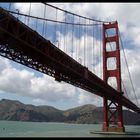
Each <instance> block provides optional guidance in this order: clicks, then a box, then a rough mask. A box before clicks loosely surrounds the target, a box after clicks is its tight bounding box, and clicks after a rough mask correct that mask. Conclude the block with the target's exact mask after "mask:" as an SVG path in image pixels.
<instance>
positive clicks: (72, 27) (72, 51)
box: [72, 14, 74, 58]
mask: <svg viewBox="0 0 140 140" xmlns="http://www.w3.org/2000/svg"><path fill="white" fill-rule="evenodd" d="M72 16H73V19H72V23H73V24H72V58H73V53H74V51H73V50H74V49H73V32H74V14H73V15H72Z"/></svg>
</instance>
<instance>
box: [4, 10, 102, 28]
mask: <svg viewBox="0 0 140 140" xmlns="http://www.w3.org/2000/svg"><path fill="white" fill-rule="evenodd" d="M6 11H7V12H9V13H12V14H16V15H21V16H27V17H30V18H37V19H39V20H46V21H50V22H57V23H63V24H71V25H73V24H74V25H81V26H98V25H102V24H101V23H96V24H90V25H89V24H78V23H71V22H64V21H56V20H52V19H48V18H45V19H44V18H41V17H37V16H31V15H27V14H23V13H18V12H15V11H9V10H6Z"/></svg>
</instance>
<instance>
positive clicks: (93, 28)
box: [92, 26, 94, 73]
mask: <svg viewBox="0 0 140 140" xmlns="http://www.w3.org/2000/svg"><path fill="white" fill-rule="evenodd" d="M92 67H93V73H94V26H92Z"/></svg>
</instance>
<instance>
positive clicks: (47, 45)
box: [0, 8, 140, 112]
mask: <svg viewBox="0 0 140 140" xmlns="http://www.w3.org/2000/svg"><path fill="white" fill-rule="evenodd" d="M0 55H1V56H3V57H6V58H8V59H11V60H13V61H15V62H17V63H20V64H23V65H25V66H27V67H30V68H32V69H35V70H37V71H40V72H42V73H44V74H47V75H49V76H52V77H54V78H55V80H57V81H59V82H61V81H64V82H67V83H69V84H72V85H74V86H77V87H79V88H82V89H84V90H86V91H89V92H91V93H93V94H96V95H98V96H101V97H104V98H106V99H108V100H112V101H114V102H118V99H119V98H120V96H119V93H120V92H118V91H117V90H115V89H113V88H112V87H111V86H109V85H108V84H106V82H104V81H103V80H102V79H100V78H99V77H97V76H96V75H95V74H93V73H92V72H91V71H89V70H88V68H86V67H84V66H82V65H81V64H80V63H78V62H77V61H75V60H74V59H73V58H71V57H70V56H68V55H67V54H65V53H64V52H63V51H61V50H60V49H58V48H57V47H56V46H54V45H53V44H52V43H51V42H50V41H49V40H46V39H45V38H43V37H42V36H40V35H39V34H38V33H37V32H36V31H34V30H32V29H31V28H29V27H28V26H26V25H25V24H24V23H22V22H21V21H19V20H18V19H17V18H16V17H14V16H12V15H11V14H9V13H8V12H7V11H5V10H4V9H2V8H0ZM112 55H113V54H112ZM116 55H117V54H116ZM121 100H122V104H123V105H124V106H125V107H127V108H130V109H132V110H134V111H136V112H140V109H139V108H138V107H137V106H136V105H135V104H134V103H132V102H131V101H130V100H128V99H127V98H125V97H124V96H123V97H122V98H121Z"/></svg>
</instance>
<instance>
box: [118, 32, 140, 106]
mask: <svg viewBox="0 0 140 140" xmlns="http://www.w3.org/2000/svg"><path fill="white" fill-rule="evenodd" d="M119 37H120V41H121V46H122V50H123V54H124V58H125V63H126V66H127V70H128V75H129V79H130V83H131V86H132V89H133V93H134V95H135V98H136V101H137V104H138V105H140V104H139V102H138V99H137V96H136V92H135V88H134V85H133V81H132V78H131V74H130V70H129V67H128V63H127V59H126V55H125V51H124V47H123V42H122V39H121V34H120V31H119Z"/></svg>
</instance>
